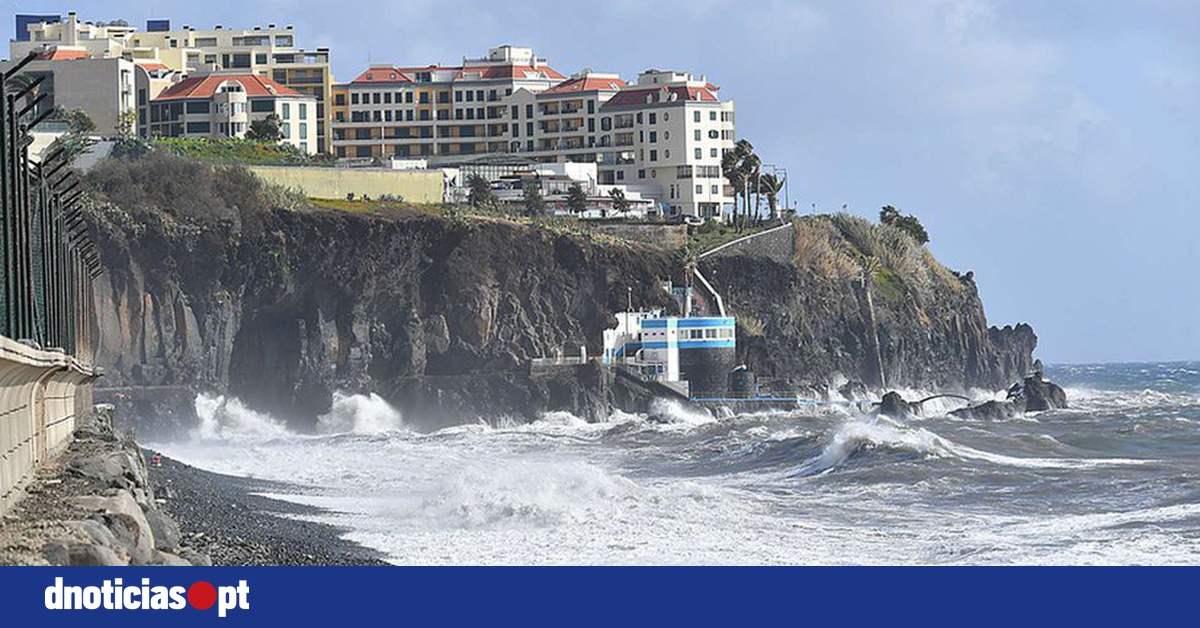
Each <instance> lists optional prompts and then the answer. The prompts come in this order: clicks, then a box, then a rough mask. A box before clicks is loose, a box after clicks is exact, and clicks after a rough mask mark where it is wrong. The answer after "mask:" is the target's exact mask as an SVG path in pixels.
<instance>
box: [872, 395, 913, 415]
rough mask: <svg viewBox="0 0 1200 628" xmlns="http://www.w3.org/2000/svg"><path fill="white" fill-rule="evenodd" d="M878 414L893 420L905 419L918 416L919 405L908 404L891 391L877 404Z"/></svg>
mask: <svg viewBox="0 0 1200 628" xmlns="http://www.w3.org/2000/svg"><path fill="white" fill-rule="evenodd" d="M878 413H879V414H882V415H886V416H889V417H891V418H893V419H906V418H908V417H911V416H920V414H921V404H919V403H909V402H908V401H906V400H905V399H904V397H902V396H901V395H900V393H898V392H895V391H893V392H889V393H887V394H886V395H884V396H883V400H882V401H881V402H880V403H879V410H878Z"/></svg>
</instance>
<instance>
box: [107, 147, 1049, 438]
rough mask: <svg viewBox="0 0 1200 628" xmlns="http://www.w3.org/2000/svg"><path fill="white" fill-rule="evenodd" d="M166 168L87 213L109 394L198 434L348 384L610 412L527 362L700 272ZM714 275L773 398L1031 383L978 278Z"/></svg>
mask: <svg viewBox="0 0 1200 628" xmlns="http://www.w3.org/2000/svg"><path fill="white" fill-rule="evenodd" d="M169 161H170V160H166V161H163V159H162V158H157V157H156V158H154V159H149V160H146V163H142V162H110V163H108V164H107V165H106V164H101V166H99V167H98V168H97V169H95V170H93V172H92V174H91V175H89V176H90V178H91V180H92V181H93V182H95V183H96V184H97V185H98V187H99V188H101V194H100V197H101V199H102V200H104V199H110V200H112V201H113V203H119V204H120V206H119V207H118V206H116V205H115V204H108V203H103V202H102V203H100V204H99V206H98V207H97V208H96V209H95V210H94V211H92V212H91V213H90V223H91V224H90V227H91V230H92V232H93V236H94V240H95V241H96V242H97V244H98V247H97V248H98V250H100V251H101V255H102V257H103V265H104V268H105V270H106V274H105V276H104V277H103V278H102V279H101V280H100V281H99V282H98V283H97V288H96V295H97V296H96V300H97V306H98V311H99V326H98V331H99V346H100V351H99V353H98V356H97V360H98V362H99V364H101V365H102V366H104V367H105V368H106V378H105V382H104V385H105V386H107V387H130V388H129V390H130V391H133V390H134V389H136V390H138V391H150V392H148V393H142V392H138V393H134V392H128V393H114V397H115V395H116V394H128V396H127V397H126V398H125V399H124V400H121V399H114V400H113V402H114V403H117V402H118V401H123V402H124V403H126V404H128V405H130V406H133V409H134V410H136V411H137V413H138V414H141V415H144V416H149V417H155V420H156V422H157V423H156V424H157V425H164V424H170V425H171V426H172V430H173V431H179V430H184V429H188V428H189V427H191V426H193V425H194V423H195V416H194V412H193V411H192V410H191V409H190V407H189V406H188V404H187V402H188V400H189V396H191V395H194V393H195V392H197V391H205V392H215V393H222V394H228V395H234V396H238V397H240V398H242V399H243V400H244V401H245V402H246V403H247V404H248V405H250V406H251V407H253V408H255V409H257V410H260V411H266V412H269V413H271V414H273V415H275V416H277V417H279V418H283V419H286V420H288V421H289V422H290V423H292V425H293V426H294V427H299V428H312V427H313V426H314V424H315V421H316V417H318V416H319V415H321V414H324V413H326V412H328V411H329V409H330V404H331V398H332V394H333V393H334V392H335V391H339V390H340V391H345V392H349V393H365V392H378V393H379V394H381V395H383V396H384V397H385V398H386V399H387V400H388V401H389V402H391V403H392V404H393V405H395V406H397V407H398V408H399V409H400V410H401V412H402V413H403V414H404V416H405V420H406V421H413V422H417V423H421V424H424V425H430V426H433V425H437V424H439V423H440V424H444V423H446V422H471V421H474V420H476V419H477V418H478V417H479V416H480V415H483V414H486V415H488V416H489V418H494V417H495V415H496V414H508V415H510V416H513V417H514V418H529V417H531V416H533V415H535V414H536V413H537V412H539V411H544V410H554V409H565V410H571V411H574V412H576V413H578V414H581V415H587V416H595V415H596V414H599V413H603V412H606V411H607V407H606V405H611V404H613V403H615V402H617V401H619V400H620V399H621V398H622V396H629V395H628V394H627V393H629V391H628V390H622V389H621V387H620V386H619V385H618V386H608V384H609V383H611V382H608V381H606V380H605V379H603V378H598V377H591V376H585V377H580V378H574V379H572V378H573V377H574V374H571V373H566V374H560V375H562V376H559V377H555V376H554V375H552V374H542V375H541V376H539V375H537V374H530V373H529V372H528V371H526V370H525V368H526V367H525V366H523V365H524V364H525V363H526V361H527V360H528V359H530V358H539V357H551V356H554V355H556V354H558V353H560V352H561V353H563V354H566V355H577V354H578V352H579V348H580V347H582V346H585V347H587V350H588V353H589V355H593V356H594V355H598V354H599V351H600V346H599V345H600V340H601V334H602V332H603V331H604V330H605V329H606V328H609V327H610V326H612V325H613V324H614V323H615V320H614V318H613V313H614V312H617V311H621V310H623V309H625V307H626V304H627V302H628V299H629V297H630V293H629V290H630V289H632V300H633V303H634V305H635V306H636V307H640V308H665V309H668V310H670V309H671V308H673V307H674V306H673V304H672V303H671V302H670V300H669V298H668V297H667V295H666V294H665V293H664V292H663V291H662V290H661V288H660V285H661V280H663V279H667V278H674V279H676V280H679V279H682V277H681V276H680V274H681V273H680V270H679V268H678V264H676V263H675V261H674V260H673V255H672V252H671V251H668V250H664V249H659V248H654V247H652V246H647V245H641V244H633V243H623V242H620V241H615V240H611V239H597V238H595V237H592V236H587V235H583V234H581V233H580V232H571V231H569V230H568V229H557V228H555V229H550V228H544V227H532V226H527V225H520V224H514V223H512V222H507V221H503V220H490V219H471V218H458V217H452V216H451V217H443V216H438V215H436V214H433V213H427V212H422V211H408V210H405V211H400V210H381V211H377V212H338V211H323V210H306V209H300V210H271V209H268V208H267V203H268V202H269V201H268V200H264V197H263V195H262V194H260V192H259V190H258V188H257V187H255V186H257V184H256V183H254V180H253V179H252V178H248V177H245V175H243V174H237V172H236V171H228V170H223V169H215V170H213V169H212V168H211V167H210V166H205V165H197V164H186V163H184V164H183V165H180V164H174V165H172V164H171V163H168V162H169ZM160 162H161V163H160ZM113 164H115V165H113ZM163 164H166V165H165V166H164V165H163ZM164 181H168V182H170V184H169V185H168V186H167V189H166V190H165V191H163V189H162V188H163V186H164ZM172 186H177V187H178V186H183V187H182V189H179V190H177V191H178V193H179V194H184V193H186V196H187V198H186V199H182V200H181V199H180V198H179V194H174V193H172V189H174V188H173V187H172ZM184 201H186V202H184ZM203 203H207V205H204V204H203ZM210 205H211V206H210ZM702 267H703V269H704V271H705V274H706V275H707V276H708V277H709V278H710V279H712V280H714V282H715V283H716V285H717V287H718V289H719V290H721V291H722V292H723V294H724V296H725V301H726V302H727V303H728V304H730V306H731V307H732V308H733V310H734V313H735V314H737V315H738V316H739V317H743V316H744V317H748V318H754V319H757V320H758V321H760V322H761V323H762V324H763V328H764V333H762V334H759V335H755V336H753V337H742V338H740V339H739V347H740V349H741V353H742V355H741V356H739V358H740V359H741V361H742V362H744V363H745V364H747V365H748V366H749V367H750V368H751V369H752V370H754V371H756V372H757V373H758V375H759V379H760V382H761V383H762V386H763V389H764V390H772V391H779V392H784V393H787V392H794V391H798V390H817V391H825V390H828V388H829V385H830V384H831V383H832V382H833V381H836V380H838V379H842V378H848V379H851V380H861V381H878V380H880V379H882V380H883V381H886V382H887V383H888V384H889V385H894V386H912V387H922V388H931V389H944V388H948V387H953V388H965V387H987V388H997V389H998V388H1000V387H1002V386H1005V385H1007V384H1008V383H1009V382H1012V381H1014V380H1015V379H1016V378H1017V377H1019V376H1020V375H1022V374H1024V373H1026V372H1028V371H1029V370H1030V360H1031V353H1032V351H1033V348H1034V347H1035V346H1036V342H1037V340H1036V337H1035V336H1034V334H1033V331H1032V329H1030V328H1029V327H1028V326H1019V327H1015V328H1011V327H1008V328H1003V329H998V328H989V327H988V325H987V322H986V318H985V316H984V312H983V306H982V304H981V303H980V300H979V297H978V293H977V291H976V289H975V286H974V283H973V282H970V281H962V280H960V279H957V278H953V277H951V278H949V279H947V278H946V277H941V278H939V279H938V280H937V281H935V282H933V283H932V284H931V285H929V286H925V285H917V284H916V283H913V285H908V284H906V283H905V282H904V281H903V280H900V281H898V282H896V283H895V285H890V286H889V289H888V290H880V291H878V294H877V295H876V296H875V297H874V305H873V307H864V305H863V295H862V294H860V293H861V290H857V289H855V287H854V285H853V283H854V282H852V281H849V280H844V279H830V278H826V277H823V276H818V275H814V274H813V273H811V272H809V270H808V269H804V268H800V267H798V266H797V265H795V264H791V263H788V262H787V261H786V260H781V259H774V258H772V257H771V256H762V255H748V254H747V255H741V254H735V255H731V256H721V257H718V258H711V259H706V260H705V261H704V262H703V264H702ZM943 274H944V275H948V273H943ZM864 311H870V312H871V314H870V317H869V318H870V319H872V321H873V323H874V324H873V325H870V326H868V325H867V324H866V323H865V322H864V320H865V319H864V314H863V312H864ZM870 327H874V329H870ZM880 367H882V371H883V372H882V373H880V372H879V371H880ZM585 375H586V374H585ZM589 378H590V379H589ZM597 387H598V388H597ZM145 395H149V396H150V398H151V399H150V400H147V397H146V396H145ZM155 395H162V397H161V398H158V399H157V400H154V399H153V398H154V397H155ZM634 397H635V398H636V395H634ZM641 402H642V401H641V400H640V399H639V403H641ZM626 409H627V410H629V409H635V408H626ZM159 417H167V418H166V419H161V418H159Z"/></svg>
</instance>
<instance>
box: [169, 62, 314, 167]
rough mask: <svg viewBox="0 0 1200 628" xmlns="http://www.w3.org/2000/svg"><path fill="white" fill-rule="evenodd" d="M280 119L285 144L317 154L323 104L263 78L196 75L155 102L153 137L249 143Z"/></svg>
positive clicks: (248, 75) (218, 73)
mask: <svg viewBox="0 0 1200 628" xmlns="http://www.w3.org/2000/svg"><path fill="white" fill-rule="evenodd" d="M271 114H275V115H277V116H279V119H280V120H281V125H280V130H281V132H282V138H281V140H280V141H281V143H284V144H289V145H291V146H294V147H296V148H297V149H298V150H300V152H303V153H305V154H309V155H311V154H314V153H316V152H317V133H316V131H317V128H318V127H317V121H318V118H317V100H316V98H314V97H312V96H309V95H308V94H301V93H300V92H297V91H295V90H293V89H291V88H288V87H284V86H283V85H280V84H279V83H276V82H275V81H272V80H271V79H269V78H267V77H264V76H259V75H257V74H238V73H232V72H216V73H213V74H207V75H193V76H191V77H188V78H186V79H184V80H183V81H180V82H179V83H178V84H176V85H174V86H173V87H171V88H170V89H168V90H167V91H165V92H163V93H162V94H161V95H159V97H158V98H155V99H154V100H152V101H150V121H149V122H150V124H149V128H150V136H151V137H204V138H211V139H227V138H239V139H240V138H244V137H246V133H247V132H248V131H249V130H250V125H251V124H252V123H253V122H255V121H258V120H262V119H265V118H267V117H268V116H270V115H271Z"/></svg>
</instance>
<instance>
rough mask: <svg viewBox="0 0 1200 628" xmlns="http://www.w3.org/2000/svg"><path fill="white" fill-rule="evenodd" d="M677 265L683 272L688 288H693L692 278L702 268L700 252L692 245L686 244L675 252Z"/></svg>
mask: <svg viewBox="0 0 1200 628" xmlns="http://www.w3.org/2000/svg"><path fill="white" fill-rule="evenodd" d="M675 263H676V264H679V267H680V268H681V269H682V270H683V276H684V278H685V279H686V280H687V286H688V287H689V288H691V287H692V277H693V276H695V274H696V269H697V268H699V266H700V250H699V249H697V248H696V247H694V246H692V245H691V244H685V245H683V246H682V247H680V248H679V249H677V250H676V251H675Z"/></svg>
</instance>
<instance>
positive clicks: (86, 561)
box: [43, 542, 128, 567]
mask: <svg viewBox="0 0 1200 628" xmlns="http://www.w3.org/2000/svg"><path fill="white" fill-rule="evenodd" d="M43 554H44V556H45V557H46V561H47V562H49V563H50V564H51V565H59V566H63V567H123V566H125V565H127V564H128V563H126V562H125V561H124V560H122V559H121V557H120V556H118V555H117V553H116V552H114V551H113V550H111V549H109V548H107V547H104V546H103V545H88V544H87V543H72V544H71V545H65V544H63V543H58V542H55V543H48V544H46V547H45V549H44V550H43Z"/></svg>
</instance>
